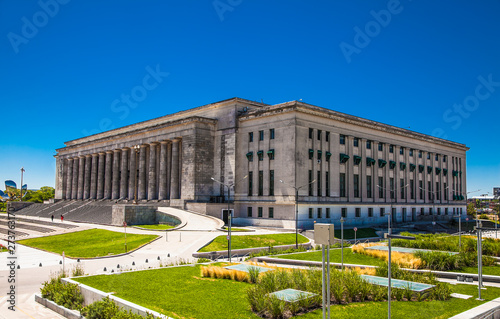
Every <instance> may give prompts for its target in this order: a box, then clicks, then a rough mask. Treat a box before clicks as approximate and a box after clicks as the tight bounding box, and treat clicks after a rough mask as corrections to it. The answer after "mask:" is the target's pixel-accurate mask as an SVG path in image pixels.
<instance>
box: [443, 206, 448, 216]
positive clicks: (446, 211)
mask: <svg viewBox="0 0 500 319" xmlns="http://www.w3.org/2000/svg"><path fill="white" fill-rule="evenodd" d="M444 214H445V215H448V207H445V209H444Z"/></svg>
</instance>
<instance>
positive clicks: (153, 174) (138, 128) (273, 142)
mask: <svg viewBox="0 0 500 319" xmlns="http://www.w3.org/2000/svg"><path fill="white" fill-rule="evenodd" d="M65 145H66V146H65V147H64V148H61V149H58V150H57V155H56V165H57V171H56V198H57V199H62V200H74V201H79V200H83V201H85V200H86V201H92V200H114V201H116V202H118V203H126V202H130V201H133V200H134V199H135V198H137V200H138V202H139V203H140V204H143V205H145V204H151V203H161V204H162V205H171V206H175V207H181V208H183V209H188V210H192V211H196V212H200V213H204V214H210V215H213V216H217V217H220V218H222V217H223V210H224V209H227V201H228V198H227V187H224V186H222V185H221V184H219V183H217V182H215V181H214V180H212V178H213V179H215V180H216V181H220V182H222V183H224V184H228V185H231V198H230V199H229V201H230V204H231V209H234V217H235V219H234V221H235V223H237V224H241V225H261V226H272V227H285V228H294V227H295V202H296V189H298V192H297V194H298V197H297V202H298V211H299V214H298V215H299V219H298V220H299V227H301V228H312V225H313V223H314V222H315V221H316V222H334V221H338V220H339V219H340V217H343V218H344V219H345V221H346V225H351V226H352V225H370V224H379V223H382V222H386V221H387V217H386V216H385V214H386V213H389V214H391V215H392V220H393V222H395V223H411V222H415V221H418V220H435V219H451V218H453V217H458V216H463V215H464V214H465V205H466V203H465V194H466V186H465V185H466V151H467V150H468V148H467V147H466V146H465V145H464V144H460V143H455V142H451V141H447V140H443V139H439V138H436V137H432V136H429V135H425V134H421V133H416V132H412V131H409V130H406V129H402V128H398V127H394V126H390V125H386V124H382V123H378V122H374V121H370V120H367V119H363V118H359V117H355V116H351V115H347V114H343V113H339V112H335V111H332V110H330V109H326V108H321V107H317V106H313V105H310V104H307V103H303V102H299V101H291V102H286V103H282V104H276V105H267V104H263V103H258V102H253V101H249V100H244V99H240V98H232V99H228V100H224V101H220V102H217V103H212V104H208V105H204V106H200V107H196V108H193V109H189V110H186V111H182V112H178V113H175V114H171V115H167V116H164V117H160V118H156V119H153V120H149V121H145V122H141V123H137V124H133V125H129V126H126V127H122V128H118V129H114V130H111V131H107V132H103V133H99V134H96V135H92V136H87V137H83V138H80V139H76V140H73V141H69V142H66V143H65ZM233 194H234V195H233Z"/></svg>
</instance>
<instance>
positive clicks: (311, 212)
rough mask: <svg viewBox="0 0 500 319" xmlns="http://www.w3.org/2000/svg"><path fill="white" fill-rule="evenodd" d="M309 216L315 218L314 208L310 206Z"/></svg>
mask: <svg viewBox="0 0 500 319" xmlns="http://www.w3.org/2000/svg"><path fill="white" fill-rule="evenodd" d="M309 218H313V209H312V208H309Z"/></svg>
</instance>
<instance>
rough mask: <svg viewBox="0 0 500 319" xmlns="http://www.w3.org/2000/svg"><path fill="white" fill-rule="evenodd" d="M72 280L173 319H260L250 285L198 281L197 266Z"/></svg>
mask: <svg viewBox="0 0 500 319" xmlns="http://www.w3.org/2000/svg"><path fill="white" fill-rule="evenodd" d="M75 280H77V281H79V282H81V283H83V284H85V285H89V286H92V287H94V288H97V289H100V290H103V291H106V292H112V291H114V292H116V293H115V296H117V297H120V298H123V299H126V300H128V301H131V302H134V303H137V304H140V305H141V306H144V307H147V308H149V309H152V310H155V311H158V312H161V313H163V314H166V315H168V316H170V317H173V318H214V319H216V318H221V319H226V318H259V317H257V316H256V315H254V314H253V313H252V312H251V310H250V305H249V304H248V302H247V295H246V289H247V288H248V287H249V285H250V284H248V283H242V282H236V281H232V280H226V279H211V278H201V275H200V266H199V265H197V266H195V267H189V266H188V267H174V268H163V269H157V270H149V271H139V272H129V273H124V274H120V275H112V276H105V275H101V276H93V277H85V278H76V279H75Z"/></svg>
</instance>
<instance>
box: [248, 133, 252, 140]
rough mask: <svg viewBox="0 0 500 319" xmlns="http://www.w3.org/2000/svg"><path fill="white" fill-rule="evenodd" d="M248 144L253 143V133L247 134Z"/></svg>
mask: <svg viewBox="0 0 500 319" xmlns="http://www.w3.org/2000/svg"><path fill="white" fill-rule="evenodd" d="M248 142H253V132H250V133H248Z"/></svg>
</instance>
